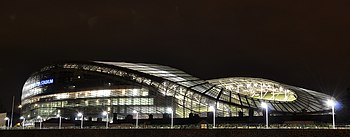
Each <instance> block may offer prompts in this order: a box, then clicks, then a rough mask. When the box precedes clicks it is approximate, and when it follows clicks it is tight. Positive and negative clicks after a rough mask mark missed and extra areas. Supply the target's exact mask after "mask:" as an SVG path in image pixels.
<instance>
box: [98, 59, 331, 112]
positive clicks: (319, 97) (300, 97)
mask: <svg viewBox="0 0 350 137" xmlns="http://www.w3.org/2000/svg"><path fill="white" fill-rule="evenodd" d="M95 62H96V63H101V64H108V65H113V66H117V67H122V68H127V69H131V70H134V71H138V72H141V73H145V74H149V75H152V76H156V77H160V78H162V79H164V80H167V81H170V82H173V83H176V84H178V85H181V86H184V87H186V88H188V89H190V90H193V91H195V92H197V93H200V94H203V95H206V96H208V97H210V98H212V99H214V100H218V101H222V102H225V103H229V104H232V105H238V106H243V107H249V108H255V109H259V107H260V102H263V101H264V102H269V106H270V108H271V109H272V110H273V111H277V112H291V113H298V112H302V111H307V112H322V111H325V110H326V109H327V110H328V107H327V106H326V104H325V102H324V101H325V100H327V99H330V98H331V97H330V96H329V95H326V94H323V93H319V92H316V91H312V90H307V89H303V88H299V87H295V86H290V85H286V84H281V83H278V82H274V81H271V80H266V79H260V78H247V77H234V78H222V79H215V80H201V79H199V78H196V77H193V76H191V75H189V74H187V73H185V72H183V71H181V70H178V69H175V68H171V67H168V66H162V65H156V64H144V63H124V62H102V61H95ZM237 87H238V88H237ZM261 90H262V91H261ZM261 92H263V97H261V96H259V93H261ZM273 92H276V93H273ZM281 92H282V93H286V95H285V94H281ZM230 95H231V96H230ZM237 97H238V98H237ZM236 99H237V101H234V100H236ZM238 100H239V101H238Z"/></svg>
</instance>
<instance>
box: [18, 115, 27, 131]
mask: <svg viewBox="0 0 350 137" xmlns="http://www.w3.org/2000/svg"><path fill="white" fill-rule="evenodd" d="M19 119H21V120H23V121H22V129H24V124H25V122H26V118H25V117H23V116H21V117H20V118H19Z"/></svg>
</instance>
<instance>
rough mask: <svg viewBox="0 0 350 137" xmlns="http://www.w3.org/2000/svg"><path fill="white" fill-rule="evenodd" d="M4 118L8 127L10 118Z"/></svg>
mask: <svg viewBox="0 0 350 137" xmlns="http://www.w3.org/2000/svg"><path fill="white" fill-rule="evenodd" d="M4 120H5V121H6V122H7V128H10V118H9V117H5V118H4Z"/></svg>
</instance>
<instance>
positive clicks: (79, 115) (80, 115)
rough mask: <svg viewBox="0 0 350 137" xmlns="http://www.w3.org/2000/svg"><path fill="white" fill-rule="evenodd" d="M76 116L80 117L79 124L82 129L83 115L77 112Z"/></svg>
mask: <svg viewBox="0 0 350 137" xmlns="http://www.w3.org/2000/svg"><path fill="white" fill-rule="evenodd" d="M77 116H78V117H81V122H80V128H83V124H84V123H83V121H84V115H83V113H81V112H79V113H78V114H77Z"/></svg>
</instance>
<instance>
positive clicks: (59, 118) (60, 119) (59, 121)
mask: <svg viewBox="0 0 350 137" xmlns="http://www.w3.org/2000/svg"><path fill="white" fill-rule="evenodd" d="M57 117H58V129H61V126H62V117H61V115H60V114H57Z"/></svg>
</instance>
